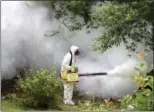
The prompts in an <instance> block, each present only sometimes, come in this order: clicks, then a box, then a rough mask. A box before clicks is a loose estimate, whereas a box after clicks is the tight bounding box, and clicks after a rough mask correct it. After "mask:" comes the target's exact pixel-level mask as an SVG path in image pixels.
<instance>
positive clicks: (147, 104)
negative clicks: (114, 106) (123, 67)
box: [121, 64, 154, 110]
mask: <svg viewBox="0 0 154 112" xmlns="http://www.w3.org/2000/svg"><path fill="white" fill-rule="evenodd" d="M142 67H144V64H141V68H142ZM136 70H137V71H139V73H140V75H139V76H132V79H133V80H134V81H135V82H136V84H137V85H138V87H139V89H138V90H137V91H136V95H135V97H133V96H130V95H127V96H124V97H123V98H122V99H121V108H122V109H124V110H152V108H153V106H154V105H153V103H152V100H153V98H152V96H153V95H152V94H153V93H152V91H151V90H150V89H149V88H151V89H152V90H153V76H150V75H149V76H145V74H146V71H143V70H142V69H140V68H136ZM146 87H148V88H146Z"/></svg>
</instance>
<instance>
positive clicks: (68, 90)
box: [64, 82, 74, 105]
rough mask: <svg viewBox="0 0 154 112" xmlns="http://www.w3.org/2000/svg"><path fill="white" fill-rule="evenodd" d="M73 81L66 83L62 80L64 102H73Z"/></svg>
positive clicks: (71, 103) (72, 103)
mask: <svg viewBox="0 0 154 112" xmlns="http://www.w3.org/2000/svg"><path fill="white" fill-rule="evenodd" d="M73 86H74V84H73V83H67V82H64V103H65V104H70V105H74V102H73V101H72V96H73Z"/></svg>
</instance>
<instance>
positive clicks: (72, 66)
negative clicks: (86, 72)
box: [61, 45, 79, 105]
mask: <svg viewBox="0 0 154 112" xmlns="http://www.w3.org/2000/svg"><path fill="white" fill-rule="evenodd" d="M76 55H79V48H78V47H77V46H74V45H73V46H71V48H70V52H68V53H67V54H66V55H65V56H64V59H63V61H62V64H61V78H62V79H63V85H64V99H63V102H64V104H68V105H74V104H75V103H74V102H73V101H72V97H73V89H74V83H75V82H76V81H70V80H69V79H67V78H68V76H67V75H68V74H69V75H70V77H72V76H73V73H74V74H75V75H77V72H78V68H77V66H76V59H75V56H76ZM64 73H65V75H66V76H64V77H62V74H64ZM74 77H76V78H77V79H78V76H74Z"/></svg>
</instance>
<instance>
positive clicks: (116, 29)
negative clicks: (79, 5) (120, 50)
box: [90, 0, 153, 51]
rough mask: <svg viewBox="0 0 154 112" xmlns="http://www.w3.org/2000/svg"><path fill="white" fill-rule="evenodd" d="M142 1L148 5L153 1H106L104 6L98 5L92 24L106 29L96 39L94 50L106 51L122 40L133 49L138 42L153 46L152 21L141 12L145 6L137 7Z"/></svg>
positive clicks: (93, 14) (128, 47) (92, 17)
mask: <svg viewBox="0 0 154 112" xmlns="http://www.w3.org/2000/svg"><path fill="white" fill-rule="evenodd" d="M142 3H144V5H145V6H148V5H149V4H151V1H149V2H147V1H144V0H143V1H142V2H141V3H140V2H136V1H134V2H131V3H117V2H105V3H104V5H103V6H101V7H96V9H95V11H94V13H92V14H91V23H90V25H91V27H96V28H97V27H104V29H103V30H104V31H103V33H102V34H101V35H100V36H99V37H97V38H96V39H95V43H94V45H93V47H94V50H99V51H105V50H107V49H108V48H111V47H112V46H113V45H116V46H118V45H120V43H121V42H123V43H125V45H126V48H127V49H129V50H131V51H135V49H136V47H137V43H143V44H145V45H146V46H150V47H151V48H152V47H153V46H152V45H153V41H152V39H153V38H152V26H151V25H150V24H151V23H150V22H151V21H150V22H149V21H147V20H146V19H144V18H143V17H144V15H142V14H140V13H141V12H140V11H141V9H142V8H143V7H140V8H141V9H139V8H136V7H138V6H140V5H141V4H142ZM145 11H147V10H145ZM128 41H129V42H128ZM130 41H131V42H130Z"/></svg>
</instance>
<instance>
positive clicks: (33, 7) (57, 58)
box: [1, 1, 153, 98]
mask: <svg viewBox="0 0 154 112" xmlns="http://www.w3.org/2000/svg"><path fill="white" fill-rule="evenodd" d="M1 3H2V5H1V6H2V8H1V9H2V15H1V18H2V20H1V23H2V26H1V32H2V35H1V43H2V50H1V51H2V54H1V56H2V57H1V59H2V64H1V65H2V68H1V69H2V79H10V78H13V77H14V76H15V75H16V73H17V68H25V67H27V66H29V67H30V68H36V69H39V68H52V67H53V66H54V65H57V66H59V68H60V64H61V61H62V59H63V56H64V55H65V53H67V52H68V50H69V47H70V46H71V44H75V45H78V46H79V47H80V50H81V55H80V56H79V57H77V64H78V66H79V72H82V73H83V72H85V73H87V72H108V73H109V75H108V76H97V77H82V78H81V81H80V82H79V83H78V84H77V87H78V89H79V91H80V92H81V94H86V93H87V92H90V93H92V92H93V93H94V94H95V95H96V96H101V97H114V98H115V97H121V96H123V95H126V94H129V93H132V92H133V91H134V89H135V88H136V87H135V85H134V84H133V82H132V81H131V80H130V79H129V77H128V76H129V75H130V74H133V73H134V74H136V72H135V71H134V67H135V66H136V65H137V64H138V63H139V62H140V60H139V59H138V57H135V56H134V57H128V55H127V54H128V51H127V50H126V49H125V48H124V46H123V45H121V46H120V47H113V48H112V49H109V50H107V51H106V52H104V53H103V54H101V53H97V52H93V51H92V50H91V49H90V48H89V46H90V44H91V43H92V38H93V37H95V36H97V35H99V34H100V31H99V30H97V31H96V30H94V31H92V33H91V34H87V33H86V29H82V30H81V31H77V32H75V33H72V32H69V31H68V29H67V28H66V27H64V26H63V25H62V24H61V23H59V22H58V21H57V20H56V19H55V18H53V17H52V13H53V12H52V11H51V9H49V8H47V7H45V6H44V5H42V4H41V2H38V1H37V2H30V1H29V2H28V3H29V4H28V5H29V7H28V6H27V5H26V4H25V1H2V2H1ZM59 28H60V29H59ZM49 31H50V33H52V31H53V32H55V31H58V32H59V33H57V34H56V35H54V36H52V37H46V36H44V35H45V34H47V33H48V32H49ZM70 37H71V38H70ZM142 48H144V47H142ZM142 48H140V49H142ZM152 57H153V55H152V53H150V54H149V53H148V54H147V56H146V60H147V62H148V64H150V63H152V62H153V61H152V59H153V58H152Z"/></svg>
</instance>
